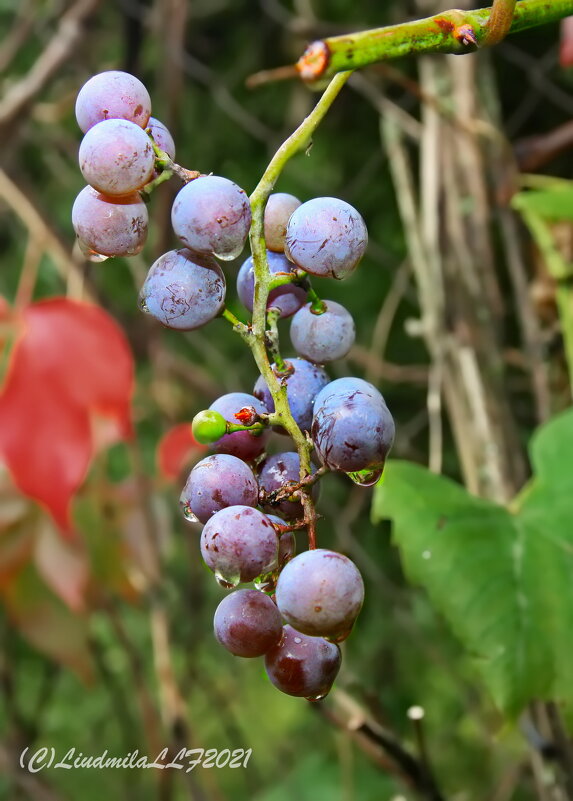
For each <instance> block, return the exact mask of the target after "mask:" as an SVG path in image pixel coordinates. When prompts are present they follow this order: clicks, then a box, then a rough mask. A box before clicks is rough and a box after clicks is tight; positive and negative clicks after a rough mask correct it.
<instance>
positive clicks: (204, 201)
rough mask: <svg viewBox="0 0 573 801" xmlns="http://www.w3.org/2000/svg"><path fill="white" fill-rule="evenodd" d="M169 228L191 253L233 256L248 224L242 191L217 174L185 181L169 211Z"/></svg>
mask: <svg viewBox="0 0 573 801" xmlns="http://www.w3.org/2000/svg"><path fill="white" fill-rule="evenodd" d="M171 224H172V225H173V230H174V231H175V233H176V234H177V236H178V237H179V239H181V241H182V242H184V243H185V244H186V245H187V247H189V248H190V249H191V250H193V251H194V252H195V253H207V254H211V255H213V256H216V257H217V258H218V259H223V260H224V261H228V260H230V259H235V258H236V257H237V256H238V255H239V254H240V252H241V251H242V249H243V247H244V244H245V240H246V239H247V234H248V233H249V227H250V225H251V206H250V204H249V198H248V197H247V195H246V194H245V192H244V190H243V189H241V188H240V187H238V186H237V184H234V183H233V182H232V181H229V179H228V178H221V177H220V176H219V175H203V176H201V177H200V178H196V179H195V180H194V181H190V182H189V183H188V184H185V186H184V187H183V189H181V190H180V192H179V194H178V195H177V197H176V198H175V202H174V203H173V208H172V210H171Z"/></svg>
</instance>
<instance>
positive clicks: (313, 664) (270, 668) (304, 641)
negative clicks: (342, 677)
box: [265, 625, 341, 701]
mask: <svg viewBox="0 0 573 801" xmlns="http://www.w3.org/2000/svg"><path fill="white" fill-rule="evenodd" d="M340 661H341V656H340V648H339V647H338V645H335V644H334V643H332V642H328V640H324V639H323V638H322V637H309V636H308V635H306V634H302V633H301V632H299V631H295V629H293V628H292V626H288V625H287V626H284V627H283V636H282V637H281V639H280V641H279V642H278V643H277V644H276V645H273V647H272V648H270V649H269V650H268V651H267V653H266V655H265V669H266V671H267V675H268V677H269V679H270V680H271V681H272V683H273V684H274V685H275V687H277V689H279V690H280V691H281V692H283V693H286V694H287V695H294V696H296V697H297V698H308V699H309V700H313V701H318V700H319V699H321V698H324V696H325V695H327V694H328V692H329V691H330V688H331V687H332V683H333V681H334V679H335V678H336V676H337V674H338V671H339V670H340Z"/></svg>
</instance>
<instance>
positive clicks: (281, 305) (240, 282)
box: [237, 250, 306, 317]
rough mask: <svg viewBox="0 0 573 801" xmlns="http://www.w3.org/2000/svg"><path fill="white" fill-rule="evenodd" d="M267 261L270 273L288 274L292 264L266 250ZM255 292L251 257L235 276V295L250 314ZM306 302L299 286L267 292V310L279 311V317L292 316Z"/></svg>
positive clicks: (278, 254)
mask: <svg viewBox="0 0 573 801" xmlns="http://www.w3.org/2000/svg"><path fill="white" fill-rule="evenodd" d="M267 260H268V265H269V270H270V272H271V273H273V274H276V273H290V272H291V271H292V264H291V263H290V262H289V261H288V259H287V258H286V257H285V256H284V255H282V254H280V253H271V251H270V250H267ZM254 290H255V276H254V268H253V257H252V256H250V257H249V258H248V259H247V260H246V261H244V262H243V264H242V266H241V269H240V270H239V274H238V276H237V294H238V295H239V300H240V301H241V303H242V304H243V306H244V307H245V308H246V309H248V310H249V311H250V312H252V311H253V294H254ZM305 300H306V292H305V290H304V289H303V288H302V287H300V286H295V285H294V284H284V285H283V286H278V287H276V288H275V289H271V291H270V292H269V299H268V301H267V309H270V308H271V307H273V308H275V309H279V310H280V313H281V314H280V316H281V317H290V316H291V315H293V314H294V313H295V312H296V311H297V310H298V309H300V307H301V306H302V305H303V303H304V302H305Z"/></svg>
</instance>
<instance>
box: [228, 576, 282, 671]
mask: <svg viewBox="0 0 573 801" xmlns="http://www.w3.org/2000/svg"><path fill="white" fill-rule="evenodd" d="M213 628H214V631H215V638H216V639H217V641H218V642H219V643H221V645H222V646H224V647H225V648H226V649H227V651H230V652H231V653H232V654H235V656H243V657H255V656H263V654H266V652H267V651H268V650H269V648H271V647H272V646H273V645H275V644H276V643H277V642H278V641H279V640H280V638H281V635H282V630H283V626H282V621H281V616H280V612H279V610H278V609H277V607H276V606H275V604H274V603H273V602H272V601H271V599H270V598H269V596H268V595H265V594H264V593H263V592H259V591H258V590H236V591H235V592H232V593H230V594H229V595H227V596H226V597H225V598H223V600H222V601H221V603H220V604H219V606H218V607H217V610H216V612H215V618H214V621H213Z"/></svg>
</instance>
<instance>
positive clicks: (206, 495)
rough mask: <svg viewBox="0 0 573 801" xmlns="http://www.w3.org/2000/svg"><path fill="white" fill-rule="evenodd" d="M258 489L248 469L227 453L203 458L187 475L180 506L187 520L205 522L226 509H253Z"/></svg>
mask: <svg viewBox="0 0 573 801" xmlns="http://www.w3.org/2000/svg"><path fill="white" fill-rule="evenodd" d="M258 502H259V488H258V486H257V480H256V478H255V476H254V475H253V471H252V470H251V468H250V467H249V466H248V465H247V464H245V462H243V461H242V460H241V459H237V457H236V456H229V454H227V453H220V454H214V455H212V456H207V458H205V459H202V460H201V461H200V462H198V463H197V464H196V465H195V467H194V468H193V470H191V472H190V473H189V477H188V479H187V482H186V483H185V487H184V488H183V492H182V493H181V499H180V504H181V507H182V509H183V514H184V515H185V517H187V518H188V519H192V518H193V517H194V518H195V519H196V520H198V521H199V522H200V523H206V522H207V520H209V518H210V517H213V515H214V514H215V513H216V512H219V511H220V510H221V509H225V508H226V507H227V506H238V505H240V506H256V505H257V504H258Z"/></svg>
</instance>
